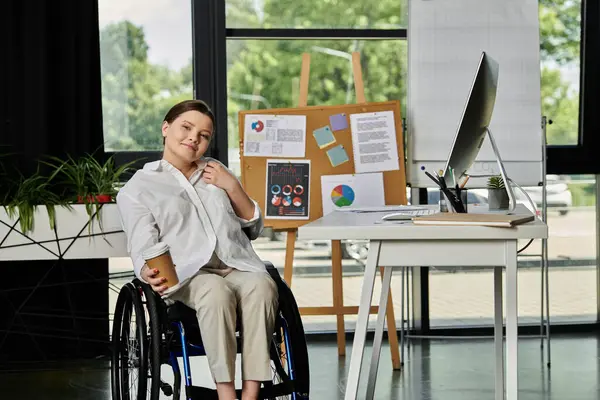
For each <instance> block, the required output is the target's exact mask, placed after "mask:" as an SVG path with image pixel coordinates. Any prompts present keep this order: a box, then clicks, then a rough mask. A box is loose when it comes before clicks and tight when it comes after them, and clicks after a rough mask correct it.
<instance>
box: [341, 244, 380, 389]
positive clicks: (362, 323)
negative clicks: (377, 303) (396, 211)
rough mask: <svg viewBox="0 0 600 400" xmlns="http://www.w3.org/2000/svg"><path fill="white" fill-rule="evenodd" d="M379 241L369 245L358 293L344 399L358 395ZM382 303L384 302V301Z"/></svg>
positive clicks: (377, 260) (377, 262) (377, 261)
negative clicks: (360, 289) (356, 313)
mask: <svg viewBox="0 0 600 400" xmlns="http://www.w3.org/2000/svg"><path fill="white" fill-rule="evenodd" d="M380 249H381V242H380V241H376V240H372V241H371V243H370V245H369V257H368V259H367V265H366V267H365V275H364V279H363V283H362V291H361V294H360V305H359V308H358V320H357V322H356V330H355V332H354V342H353V344H352V355H351V356H350V370H349V371H348V378H347V381H346V395H345V397H344V399H345V400H356V398H357V395H358V384H359V382H360V368H361V366H362V359H363V354H364V351H365V341H366V338H367V326H368V324H369V312H370V309H371V300H372V298H373V286H374V285H375V276H376V275H377V265H378V264H379V250H380ZM383 304H386V303H385V302H384V303H383Z"/></svg>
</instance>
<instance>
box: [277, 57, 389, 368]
mask: <svg viewBox="0 0 600 400" xmlns="http://www.w3.org/2000/svg"><path fill="white" fill-rule="evenodd" d="M352 70H353V74H354V86H355V91H356V101H357V103H359V104H360V103H366V99H365V91H364V84H363V78H362V68H361V65H360V53H358V52H353V53H352ZM309 73H310V54H308V53H304V54H303V55H302V69H301V73H300V95H299V100H298V107H304V106H307V100H308V81H309ZM297 233H298V230H297V229H296V228H294V229H288V230H287V239H286V249H285V266H284V272H283V276H284V280H285V281H286V282H287V284H288V285H289V286H290V287H291V286H292V272H293V263H294V249H295V245H296V238H297ZM331 276H332V283H333V307H322V306H321V307H300V313H301V314H302V315H335V316H336V317H337V344H338V355H339V356H345V355H346V330H345V327H344V315H356V314H358V306H344V295H343V284H342V244H341V241H339V240H332V241H331ZM381 279H382V280H383V268H381ZM387 301H388V305H387V313H386V319H387V326H388V340H389V343H390V352H391V357H392V366H393V368H394V369H395V370H399V369H400V368H401V360H400V351H399V348H398V334H397V332H396V319H395V316H394V306H393V302H392V294H391V291H390V293H389V294H388V299H387ZM378 310H379V307H378V306H372V307H371V314H377V312H378Z"/></svg>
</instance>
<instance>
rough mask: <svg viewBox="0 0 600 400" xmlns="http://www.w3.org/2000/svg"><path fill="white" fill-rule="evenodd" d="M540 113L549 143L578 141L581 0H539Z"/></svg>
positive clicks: (560, 143) (561, 143)
mask: <svg viewBox="0 0 600 400" xmlns="http://www.w3.org/2000/svg"><path fill="white" fill-rule="evenodd" d="M539 10H540V12H539V17H540V41H541V43H540V56H541V69H542V81H541V86H542V113H543V115H545V116H547V117H548V118H549V119H551V120H552V121H553V123H552V124H551V125H548V126H547V140H548V144H549V145H577V144H579V115H580V113H579V103H580V102H579V94H580V90H579V81H580V42H581V0H542V1H540V8H539Z"/></svg>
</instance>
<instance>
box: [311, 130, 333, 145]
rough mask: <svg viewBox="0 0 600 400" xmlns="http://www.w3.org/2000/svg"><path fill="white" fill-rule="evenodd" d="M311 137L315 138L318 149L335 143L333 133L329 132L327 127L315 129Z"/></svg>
mask: <svg viewBox="0 0 600 400" xmlns="http://www.w3.org/2000/svg"><path fill="white" fill-rule="evenodd" d="M313 136H314V137H315V140H316V141H317V145H318V146H319V148H320V149H322V148H325V147H327V146H329V145H330V144H332V143H335V137H334V136H333V132H331V129H329V127H328V126H324V127H322V128H319V129H315V130H314V131H313Z"/></svg>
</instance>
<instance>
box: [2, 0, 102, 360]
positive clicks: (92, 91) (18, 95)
mask: <svg viewBox="0 0 600 400" xmlns="http://www.w3.org/2000/svg"><path fill="white" fill-rule="evenodd" d="M97 10H98V4H97V1H96V0H86V1H77V0H69V1H67V0H61V1H56V2H50V1H41V0H40V1H34V0H8V1H4V2H2V5H0V49H2V57H1V60H2V62H1V63H0V64H1V66H0V68H1V69H0V152H3V153H5V152H11V153H14V156H12V157H9V158H8V159H7V160H5V161H4V164H5V167H8V170H9V173H10V174H11V175H13V176H14V175H15V174H16V172H15V171H16V170H17V169H18V171H20V172H21V173H23V174H24V175H25V176H27V175H28V174H29V173H31V172H32V171H35V169H36V168H37V159H39V158H40V157H43V156H45V155H54V156H61V157H62V156H64V155H65V154H70V155H72V156H73V157H77V156H79V155H82V154H84V153H87V152H93V151H94V150H96V149H97V148H99V147H100V146H101V145H102V141H103V139H102V108H101V95H100V60H99V50H98V49H99V36H98V22H97V18H98V17H97ZM1 240H2V238H0V241H1ZM0 251H2V250H0ZM0 271H1V275H2V279H1V280H0V368H2V367H5V366H6V365H9V364H11V363H13V362H17V361H36V360H37V361H43V360H52V359H64V358H78V357H89V356H95V355H98V354H102V353H106V352H107V345H106V341H107V340H108V337H107V332H108V311H109V310H108V289H107V284H108V283H107V280H108V260H106V259H101V260H85V261H84V262H82V261H77V260H75V261H58V262H55V261H35V262H32V261H21V262H0ZM75 282H77V283H75Z"/></svg>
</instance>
